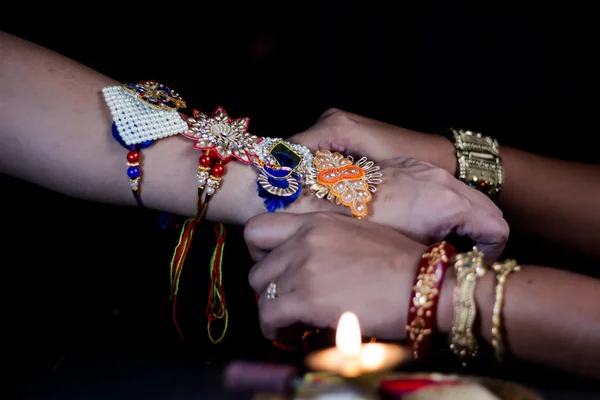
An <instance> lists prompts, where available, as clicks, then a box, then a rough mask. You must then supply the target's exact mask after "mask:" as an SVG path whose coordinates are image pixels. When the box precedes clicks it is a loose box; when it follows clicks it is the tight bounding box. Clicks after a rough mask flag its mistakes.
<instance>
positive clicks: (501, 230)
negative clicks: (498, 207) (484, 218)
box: [497, 217, 510, 243]
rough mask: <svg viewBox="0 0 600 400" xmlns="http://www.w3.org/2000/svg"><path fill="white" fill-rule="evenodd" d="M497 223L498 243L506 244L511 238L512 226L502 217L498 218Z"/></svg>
mask: <svg viewBox="0 0 600 400" xmlns="http://www.w3.org/2000/svg"><path fill="white" fill-rule="evenodd" d="M497 221H498V224H497V225H498V227H497V230H498V241H499V242H500V243H506V242H507V241H508V238H509V236H510V226H509V225H508V222H507V221H506V220H505V219H504V218H502V217H497Z"/></svg>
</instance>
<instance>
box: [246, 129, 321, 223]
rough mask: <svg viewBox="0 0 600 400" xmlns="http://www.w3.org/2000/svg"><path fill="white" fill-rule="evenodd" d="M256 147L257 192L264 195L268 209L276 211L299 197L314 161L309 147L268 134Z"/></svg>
mask: <svg viewBox="0 0 600 400" xmlns="http://www.w3.org/2000/svg"><path fill="white" fill-rule="evenodd" d="M255 147H256V153H257V155H258V159H257V160H255V161H254V165H255V166H256V167H257V168H258V171H259V175H258V178H257V181H256V183H257V187H258V195H259V196H260V197H261V198H263V199H264V203H265V207H266V209H267V210H268V211H269V212H273V211H276V210H278V209H280V208H284V207H286V206H288V205H290V204H291V203H293V202H294V201H296V200H297V199H298V197H300V193H301V191H302V181H303V179H304V177H305V175H306V173H307V171H308V168H309V166H310V164H311V163H312V158H313V156H312V154H311V152H310V150H308V148H306V147H305V146H301V145H298V144H295V143H289V142H285V141H284V140H282V139H279V138H265V139H264V140H263V141H262V142H260V143H258V144H257V145H256V146H255Z"/></svg>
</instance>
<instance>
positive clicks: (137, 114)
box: [102, 81, 187, 207]
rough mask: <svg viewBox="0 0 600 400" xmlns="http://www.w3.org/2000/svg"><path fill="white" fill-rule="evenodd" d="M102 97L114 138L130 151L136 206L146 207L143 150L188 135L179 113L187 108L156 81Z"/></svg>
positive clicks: (112, 90)
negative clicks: (107, 109) (142, 180)
mask: <svg viewBox="0 0 600 400" xmlns="http://www.w3.org/2000/svg"><path fill="white" fill-rule="evenodd" d="M102 94H103V95H104V100H105V101H106V104H107V105H108V108H109V109H110V112H111V114H112V118H113V123H112V135H113V137H114V138H115V140H116V141H117V142H118V143H119V144H121V145H122V146H123V147H125V148H126V149H127V150H129V152H128V153H127V176H128V178H129V184H130V186H131V191H132V193H133V196H134V197H135V200H136V203H137V204H138V205H139V206H142V207H143V203H142V201H141V197H140V180H141V175H142V173H141V169H140V161H141V154H140V150H141V149H143V148H146V147H148V146H150V145H152V143H153V142H154V141H155V140H158V139H163V138H165V137H169V136H173V135H177V134H179V133H182V132H184V131H185V130H186V129H187V123H186V122H185V121H184V120H183V118H182V117H181V115H180V114H179V112H177V110H178V109H179V108H185V106H186V104H185V102H184V101H183V99H182V98H181V97H180V96H179V95H178V94H177V93H175V92H173V91H172V90H171V89H169V88H168V87H166V86H164V85H161V84H159V83H157V82H155V81H142V82H139V83H136V84H131V83H128V84H125V85H122V86H109V87H105V88H104V89H102Z"/></svg>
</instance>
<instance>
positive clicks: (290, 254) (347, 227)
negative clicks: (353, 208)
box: [244, 213, 426, 340]
mask: <svg viewBox="0 0 600 400" xmlns="http://www.w3.org/2000/svg"><path fill="white" fill-rule="evenodd" d="M244 235H245V239H246V243H247V244H248V248H249V250H250V252H251V254H252V257H253V258H254V260H256V261H257V263H256V265H255V266H254V267H253V268H252V270H251V271H250V275H249V281H250V285H251V286H252V288H253V289H254V290H255V292H256V293H258V294H259V295H260V302H259V307H260V323H261V328H262V330H263V333H264V335H265V337H267V338H269V339H272V340H281V339H285V337H282V333H283V332H284V331H285V330H286V328H289V327H291V326H294V325H297V324H301V325H303V326H307V327H318V328H326V327H329V328H335V326H336V324H337V322H338V319H339V317H340V315H341V314H342V313H343V312H345V311H353V312H355V313H356V314H357V316H358V318H359V320H360V321H361V328H362V331H363V333H364V334H365V335H370V336H375V337H378V338H381V339H401V338H403V337H404V335H405V331H404V326H405V324H406V313H407V310H408V303H409V300H410V299H409V297H410V292H411V286H412V282H413V279H414V275H415V270H416V267H417V265H418V263H419V259H420V257H421V255H422V254H423V252H424V251H425V249H426V246H424V245H422V244H420V243H417V242H415V241H413V240H411V239H409V238H407V237H406V236H404V235H402V234H401V233H399V232H397V231H395V230H394V229H392V228H390V227H386V226H383V225H379V224H375V223H371V222H368V221H362V220H357V219H353V218H349V217H346V216H342V215H337V214H331V213H311V214H285V213H276V214H262V215H259V216H257V217H254V218H253V219H251V220H250V221H249V222H248V224H247V225H246V229H245V231H244ZM272 281H276V282H277V292H278V297H277V298H276V299H274V300H267V299H266V293H265V291H266V289H267V286H268V285H269V283H270V282H272Z"/></svg>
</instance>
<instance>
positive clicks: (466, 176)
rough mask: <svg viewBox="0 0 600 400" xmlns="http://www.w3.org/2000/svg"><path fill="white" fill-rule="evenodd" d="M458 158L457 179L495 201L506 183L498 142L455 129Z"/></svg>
mask: <svg viewBox="0 0 600 400" xmlns="http://www.w3.org/2000/svg"><path fill="white" fill-rule="evenodd" d="M452 133H453V135H454V147H455V148H456V157H457V159H458V176H457V177H458V179H460V180H461V181H462V182H464V183H465V184H467V185H469V186H471V187H472V188H475V189H477V190H479V191H481V192H483V193H485V194H486V195H488V196H489V197H491V198H492V199H494V198H495V197H497V196H498V195H499V194H500V191H501V190H502V184H503V183H504V168H503V167H502V159H501V158H500V146H499V145H498V141H497V140H496V139H493V138H491V137H489V136H483V135H482V134H481V133H475V132H471V131H463V130H462V129H459V130H455V129H452Z"/></svg>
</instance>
